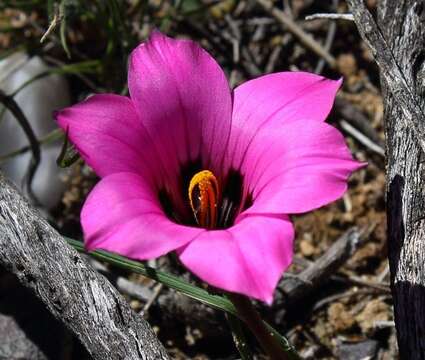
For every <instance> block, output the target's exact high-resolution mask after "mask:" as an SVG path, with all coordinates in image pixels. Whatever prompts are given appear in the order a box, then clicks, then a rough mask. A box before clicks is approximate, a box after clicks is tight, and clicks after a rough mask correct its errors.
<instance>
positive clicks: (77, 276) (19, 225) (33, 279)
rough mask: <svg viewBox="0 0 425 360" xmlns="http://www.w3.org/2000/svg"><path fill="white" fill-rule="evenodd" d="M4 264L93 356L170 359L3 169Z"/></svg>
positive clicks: (0, 251) (0, 226)
mask: <svg viewBox="0 0 425 360" xmlns="http://www.w3.org/2000/svg"><path fill="white" fill-rule="evenodd" d="M0 264H1V265H3V266H4V267H5V268H6V269H8V270H9V271H11V272H12V273H14V274H15V275H17V277H18V278H19V280H20V282H21V283H22V284H23V285H25V286H26V287H29V288H31V289H32V290H33V291H34V293H35V294H36V295H37V296H38V297H39V298H40V299H41V300H42V301H43V302H44V304H45V305H46V306H47V308H48V309H49V311H50V312H51V313H52V314H53V315H54V316H55V317H56V318H58V319H59V320H61V321H63V322H64V324H65V325H66V326H67V327H68V328H69V329H70V330H71V331H73V333H74V334H76V335H77V336H78V338H79V339H80V340H81V342H82V343H83V345H84V346H85V347H86V348H87V350H88V351H89V353H90V354H91V355H92V357H93V359H99V360H105V359H168V355H167V354H166V351H165V349H164V348H163V346H162V345H161V343H160V342H159V341H158V339H157V338H156V336H155V334H154V333H153V331H152V330H151V328H150V327H149V325H148V324H147V322H146V321H145V320H144V319H143V318H142V317H141V316H139V315H137V314H136V313H134V312H133V311H132V310H131V309H130V307H129V306H128V304H127V303H126V302H125V301H124V300H123V298H122V297H121V296H120V294H119V293H118V292H117V291H116V290H115V289H114V288H113V287H112V285H111V284H110V283H109V282H108V281H107V280H106V279H105V278H104V277H103V276H102V275H100V274H98V273H97V272H96V271H95V270H94V269H93V268H92V267H91V266H90V265H89V264H88V263H87V262H86V261H84V260H83V259H82V258H81V257H80V255H79V254H78V253H77V252H76V251H75V250H73V249H72V248H70V247H69V246H68V245H67V244H66V243H65V242H64V240H63V239H62V238H61V236H60V235H59V234H58V233H57V232H56V231H55V230H54V229H53V228H52V227H51V226H50V225H49V224H48V223H47V222H46V221H45V220H44V219H43V218H42V217H41V216H40V215H39V214H38V213H37V212H36V211H35V210H34V209H32V208H31V207H30V206H29V204H28V203H27V201H26V200H25V199H24V198H23V197H22V196H21V195H20V194H19V193H18V192H17V190H16V189H15V187H14V186H13V185H11V184H10V182H9V181H7V180H6V179H5V178H4V177H3V176H2V175H1V174H0Z"/></svg>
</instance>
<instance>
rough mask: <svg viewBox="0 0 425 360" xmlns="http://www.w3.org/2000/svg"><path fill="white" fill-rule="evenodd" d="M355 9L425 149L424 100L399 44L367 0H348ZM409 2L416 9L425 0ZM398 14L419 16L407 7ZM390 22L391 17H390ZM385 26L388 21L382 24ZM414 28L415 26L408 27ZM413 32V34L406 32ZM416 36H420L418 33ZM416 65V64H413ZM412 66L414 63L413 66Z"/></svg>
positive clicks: (384, 74)
mask: <svg viewBox="0 0 425 360" xmlns="http://www.w3.org/2000/svg"><path fill="white" fill-rule="evenodd" d="M348 3H349V5H350V8H351V12H352V13H353V16H354V21H355V22H356V25H357V28H358V30H359V32H360V35H361V37H362V39H363V40H364V41H365V42H366V44H367V45H368V46H369V48H370V50H371V51H372V54H373V56H374V58H375V61H376V62H377V64H378V66H379V70H380V74H381V77H382V78H383V79H385V82H386V84H387V85H388V88H389V90H390V91H391V94H392V95H393V96H394V98H395V100H396V101H397V103H398V105H399V108H400V110H401V111H402V113H403V120H404V121H405V123H406V124H407V125H408V126H411V127H412V128H413V129H414V130H415V134H416V137H417V140H418V141H419V143H420V145H421V147H422V150H423V151H424V152H425V123H424V121H423V119H424V118H425V113H424V110H423V104H421V101H420V99H419V98H418V96H417V94H416V92H415V89H414V87H412V86H411V84H410V81H409V80H410V79H409V78H410V76H411V74H409V73H408V72H406V71H405V70H406V69H403V67H402V66H401V64H400V62H399V60H400V59H397V55H398V54H397V52H399V53H400V51H398V50H400V49H399V46H398V47H397V48H396V49H394V48H392V47H390V46H389V44H388V42H387V40H386V38H385V37H384V36H383V34H382V31H381V29H380V28H379V27H378V26H377V24H376V22H375V20H374V19H373V17H372V15H371V14H370V12H369V11H368V9H367V8H366V5H365V4H364V0H348ZM408 3H409V5H405V6H406V7H408V8H410V9H411V10H414V7H415V6H416V7H419V5H420V3H421V1H413V0H412V1H408ZM393 15H394V16H415V15H416V13H415V12H414V11H412V13H411V14H408V9H407V8H406V9H405V12H404V14H393ZM385 21H386V22H390V21H391V19H390V18H387V19H386V20H385ZM382 25H383V28H384V29H385V28H386V26H387V24H386V23H384V24H382ZM406 30H408V31H412V30H413V29H406ZM404 35H405V36H406V35H410V34H404ZM414 36H417V37H419V36H418V35H417V34H416V33H415V34H414ZM411 65H413V64H411ZM411 67H412V66H410V68H411Z"/></svg>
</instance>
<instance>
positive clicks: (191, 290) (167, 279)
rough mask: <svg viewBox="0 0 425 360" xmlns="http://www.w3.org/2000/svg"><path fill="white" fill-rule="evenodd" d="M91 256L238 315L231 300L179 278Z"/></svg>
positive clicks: (103, 254) (72, 242)
mask: <svg viewBox="0 0 425 360" xmlns="http://www.w3.org/2000/svg"><path fill="white" fill-rule="evenodd" d="M65 240H66V241H68V243H69V244H70V245H72V246H73V247H74V248H75V249H76V250H78V251H80V252H85V250H84V245H83V243H82V242H80V241H77V240H73V239H70V238H65ZM90 255H91V256H93V257H94V258H96V259H99V260H102V261H105V262H107V263H109V264H112V265H115V266H117V267H120V268H122V269H126V270H130V271H133V272H135V273H137V274H141V275H143V276H146V277H148V278H150V279H153V280H155V281H158V282H160V283H161V284H164V285H166V286H168V287H169V288H171V289H174V290H176V291H178V292H180V293H182V294H184V295H186V296H189V297H190V298H192V299H195V300H198V301H201V302H203V303H204V304H207V305H209V306H211V307H214V308H216V309H218V310H223V311H226V312H229V313H231V314H233V315H236V314H237V313H236V309H235V307H234V306H233V304H232V303H231V302H230V301H229V300H227V299H225V298H223V297H221V296H219V295H214V294H211V293H209V292H208V291H207V290H204V289H201V288H199V287H197V286H194V285H192V284H189V283H187V282H186V281H183V280H181V279H180V278H178V277H177V276H174V275H171V274H167V273H164V272H162V271H159V270H156V269H154V268H152V267H149V266H146V265H144V264H143V263H140V262H138V261H133V260H130V259H127V258H125V257H122V256H119V255H116V254H112V253H109V252H107V251H103V250H96V251H92V252H90Z"/></svg>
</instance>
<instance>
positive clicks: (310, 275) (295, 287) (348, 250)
mask: <svg viewBox="0 0 425 360" xmlns="http://www.w3.org/2000/svg"><path fill="white" fill-rule="evenodd" d="M360 238H361V234H360V232H359V230H358V229H357V228H352V229H350V230H348V231H347V232H346V233H344V234H343V235H342V236H341V237H340V238H339V239H338V240H337V241H336V242H335V243H334V244H333V245H332V246H331V247H330V248H329V249H328V250H327V251H326V252H325V254H323V255H322V256H321V257H320V258H319V259H317V260H316V261H315V262H314V263H312V264H311V265H310V266H309V267H307V269H305V270H303V271H302V272H301V273H300V274H298V275H297V276H296V277H290V278H287V279H284V280H283V281H282V284H281V286H280V289H282V290H283V291H284V293H285V298H287V299H289V301H290V302H295V301H297V300H299V299H300V298H303V297H306V296H308V295H309V294H310V293H311V292H312V291H313V290H314V289H316V288H317V287H318V286H320V285H321V284H322V283H323V281H324V280H325V279H329V278H330V277H331V275H333V274H335V272H336V271H337V270H338V269H339V268H340V266H341V265H342V264H344V263H345V262H346V261H347V260H348V259H349V258H350V257H351V256H352V255H353V253H354V252H355V251H356V250H357V249H358V247H359V244H360Z"/></svg>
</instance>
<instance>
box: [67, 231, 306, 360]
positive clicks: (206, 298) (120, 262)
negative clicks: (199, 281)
mask: <svg viewBox="0 0 425 360" xmlns="http://www.w3.org/2000/svg"><path fill="white" fill-rule="evenodd" d="M64 239H65V240H66V241H67V242H68V244H70V245H71V246H72V247H73V248H74V249H76V250H77V251H79V252H82V253H86V251H85V249H84V244H83V243H82V242H81V241H77V240H74V239H71V238H68V237H64ZM89 255H90V256H92V257H94V258H95V259H98V260H102V261H105V262H107V263H109V264H111V265H114V266H117V267H119V268H122V269H125V270H129V271H132V272H135V273H137V274H141V275H143V276H146V277H148V278H150V279H153V280H155V281H158V282H159V283H161V284H164V285H166V286H168V287H169V288H171V289H174V290H176V291H178V292H180V293H182V294H184V295H186V296H188V297H190V298H192V299H195V300H198V301H200V302H202V303H204V304H206V305H208V306H211V307H213V308H215V309H218V310H222V311H224V312H226V313H228V314H230V315H233V316H238V313H237V311H236V308H235V306H234V305H233V304H232V302H231V301H230V300H228V299H226V298H225V297H223V296H219V295H215V294H211V293H210V292H208V291H207V290H204V289H201V288H199V287H197V286H195V285H192V284H189V283H188V282H186V281H184V280H181V279H180V278H179V277H177V276H175V275H171V274H168V273H165V272H162V271H160V270H156V269H154V268H152V267H149V266H146V265H144V264H143V263H141V262H138V261H134V260H130V259H127V258H125V257H123V256H120V255H116V254H112V253H109V252H107V251H104V250H96V251H91V252H90V253H89ZM264 323H265V325H266V326H267V328H268V329H269V330H270V332H271V333H272V334H273V335H274V336H276V338H277V339H278V340H279V342H280V343H281V345H282V348H283V349H284V350H285V351H286V352H287V355H288V359H289V360H298V359H300V358H299V356H298V354H297V352H296V351H295V349H294V348H293V347H292V346H291V344H290V343H289V341H288V340H287V339H286V338H285V337H283V336H282V335H280V334H279V333H278V332H277V331H276V330H275V329H274V328H273V327H271V326H270V325H269V324H267V323H266V322H264Z"/></svg>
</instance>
